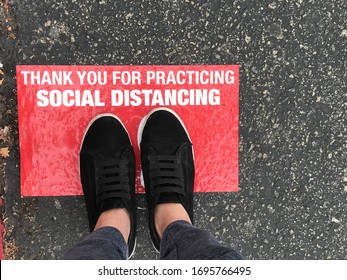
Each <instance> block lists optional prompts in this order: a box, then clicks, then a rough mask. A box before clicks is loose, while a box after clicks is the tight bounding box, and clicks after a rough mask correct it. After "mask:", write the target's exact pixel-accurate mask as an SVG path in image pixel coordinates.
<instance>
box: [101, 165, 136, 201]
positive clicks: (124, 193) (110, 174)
mask: <svg viewBox="0 0 347 280" xmlns="http://www.w3.org/2000/svg"><path fill="white" fill-rule="evenodd" d="M128 163H129V160H119V159H110V160H105V161H99V162H97V163H96V168H95V177H96V186H97V187H96V197H97V201H96V203H99V202H101V201H103V200H105V199H107V198H112V197H119V198H127V199H130V185H129V176H128Z"/></svg>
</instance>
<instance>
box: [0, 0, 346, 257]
mask: <svg viewBox="0 0 347 280" xmlns="http://www.w3.org/2000/svg"><path fill="white" fill-rule="evenodd" d="M33 2H34V4H33ZM0 3H1V5H0V23H1V30H0V40H1V41H0V61H1V62H2V63H3V64H4V68H3V69H4V73H5V74H4V75H5V82H4V83H3V84H2V85H1V86H0V90H1V94H0V113H1V118H0V128H1V135H0V145H1V146H0V148H8V149H9V150H8V151H9V157H6V156H7V155H8V154H7V153H6V151H7V150H4V151H5V153H4V155H5V158H4V156H1V157H0V160H1V163H2V165H1V167H2V169H1V170H2V175H1V176H2V177H3V180H1V193H2V195H3V196H4V198H5V199H4V206H5V207H4V209H3V213H4V221H5V225H6V235H5V241H4V248H5V257H6V258H7V259H57V258H59V257H61V255H62V254H63V253H64V252H65V251H66V250H67V249H68V248H70V247H71V246H73V244H75V243H76V242H77V241H78V240H79V239H80V238H81V237H82V236H83V235H84V234H85V233H86V232H87V219H86V214H85V206H84V203H83V198H82V197H46V198H42V197H39V198H20V195H19V188H20V187H19V154H18V135H17V130H16V129H17V124H16V99H15V98H16V91H15V80H14V74H15V73H14V71H15V65H16V64H92V65H93V64H101V65H102V64H112V65H129V64H141V65H144V64H146V65H147V64H239V65H240V66H241V72H240V78H241V84H240V127H239V129H240V144H239V152H240V163H239V165H240V191H239V192H238V193H219V194H217V193H210V194H197V195H196V198H195V206H196V211H195V220H196V221H197V226H198V227H203V228H206V229H208V230H210V231H211V232H212V233H214V234H215V235H216V236H217V238H218V239H219V240H221V241H222V242H223V243H225V244H228V245H230V246H232V247H234V248H236V249H237V250H239V251H240V252H241V253H242V254H243V255H244V256H245V257H246V258H248V259H347V245H346V244H347V243H346V240H347V226H346V224H347V202H346V201H347V200H346V198H347V166H346V162H347V154H346V151H347V131H346V126H347V121H346V111H347V72H346V71H347V70H346V69H347V62H346V61H347V21H346V19H347V2H346V1H345V0H335V1H325V0H273V1H247V0H234V1H229V0H218V1H215V0H213V1H212V0H209V1H207V0H200V1H198V0H192V1H183V0H161V1H158V0H155V1H125V0H120V1H111V0H100V1H83V4H81V1H76V0H75V1H74V0H72V1H67V0H65V1H64V0H58V1H53V0H48V1H29V0H21V1H14V0H12V1H9V4H10V6H9V9H7V7H6V4H7V1H5V0H1V1H0ZM6 19H9V21H6ZM0 77H1V78H2V77H3V74H2V75H1V76H0ZM216 145H218V143H216ZM222 152H223V151H221V153H222ZM216 157H218V155H216ZM5 164H6V165H5ZM139 200H140V203H139V204H140V205H139V211H138V213H139V225H140V228H139V232H138V242H137V243H138V246H137V249H136V253H135V255H134V258H135V259H155V258H157V257H158V256H157V255H156V253H154V250H153V248H152V246H151V244H150V238H149V235H148V230H147V225H146V210H144V209H145V201H144V197H143V196H139Z"/></svg>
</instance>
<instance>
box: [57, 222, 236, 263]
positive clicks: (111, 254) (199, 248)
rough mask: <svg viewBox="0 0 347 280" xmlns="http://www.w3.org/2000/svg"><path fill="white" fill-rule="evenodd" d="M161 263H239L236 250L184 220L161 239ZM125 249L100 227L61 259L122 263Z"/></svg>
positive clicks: (114, 232)
mask: <svg viewBox="0 0 347 280" xmlns="http://www.w3.org/2000/svg"><path fill="white" fill-rule="evenodd" d="M160 245H161V247H160V259H162V260H213V259H215V260H242V259H243V257H242V256H241V255H240V254H239V253H238V252H236V251H235V250H233V249H231V248H228V247H225V246H223V245H221V244H220V243H219V242H218V241H217V240H216V238H215V237H214V236H213V235H212V234H210V233H209V232H207V231H206V230H202V229H198V228H196V227H194V226H192V225H191V224H190V223H188V222H185V221H177V222H173V223H172V224H170V225H169V226H168V227H167V228H166V229H165V231H164V234H163V238H162V240H161V244H160ZM127 258H128V246H127V244H126V243H125V240H124V238H123V236H122V234H121V233H120V232H119V231H118V230H117V229H116V228H113V227H103V228H100V229H98V230H96V231H93V232H91V233H90V234H88V235H87V236H86V237H85V238H84V239H83V240H82V241H81V242H80V243H78V244H77V245H76V246H75V247H73V248H72V249H70V251H68V252H67V253H66V254H65V255H64V256H63V259H66V260H125V259H127Z"/></svg>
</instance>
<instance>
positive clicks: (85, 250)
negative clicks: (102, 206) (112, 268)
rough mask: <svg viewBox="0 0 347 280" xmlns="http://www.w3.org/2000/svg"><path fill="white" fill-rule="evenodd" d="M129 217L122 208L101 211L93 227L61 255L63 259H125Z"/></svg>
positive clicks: (126, 255)
mask: <svg viewBox="0 0 347 280" xmlns="http://www.w3.org/2000/svg"><path fill="white" fill-rule="evenodd" d="M129 230H130V218H129V214H128V212H127V211H126V210H125V209H124V208H114V209H110V210H107V211H105V212H102V213H101V215H100V217H99V219H98V221H97V223H96V226H95V229H94V230H93V231H92V232H91V233H89V234H88V235H87V236H86V237H85V238H83V240H81V241H80V242H79V243H77V244H76V245H75V246H74V247H73V248H71V249H70V250H69V251H68V252H66V253H65V254H64V256H63V259H64V260H76V259H78V260H125V259H127V258H128V245H127V242H128V237H129Z"/></svg>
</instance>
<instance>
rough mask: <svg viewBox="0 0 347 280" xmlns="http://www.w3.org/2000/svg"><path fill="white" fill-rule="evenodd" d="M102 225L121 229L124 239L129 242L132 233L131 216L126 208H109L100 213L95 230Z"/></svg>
mask: <svg viewBox="0 0 347 280" xmlns="http://www.w3.org/2000/svg"><path fill="white" fill-rule="evenodd" d="M102 227H114V228H116V229H118V230H119V231H120V233H121V234H122V235H123V237H124V240H125V242H126V243H128V238H129V234H130V216H129V213H128V211H127V210H126V209H125V208H114V209H109V210H106V211H104V212H102V213H101V214H100V217H99V219H98V221H97V222H96V225H95V228H94V230H97V229H99V228H102Z"/></svg>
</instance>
